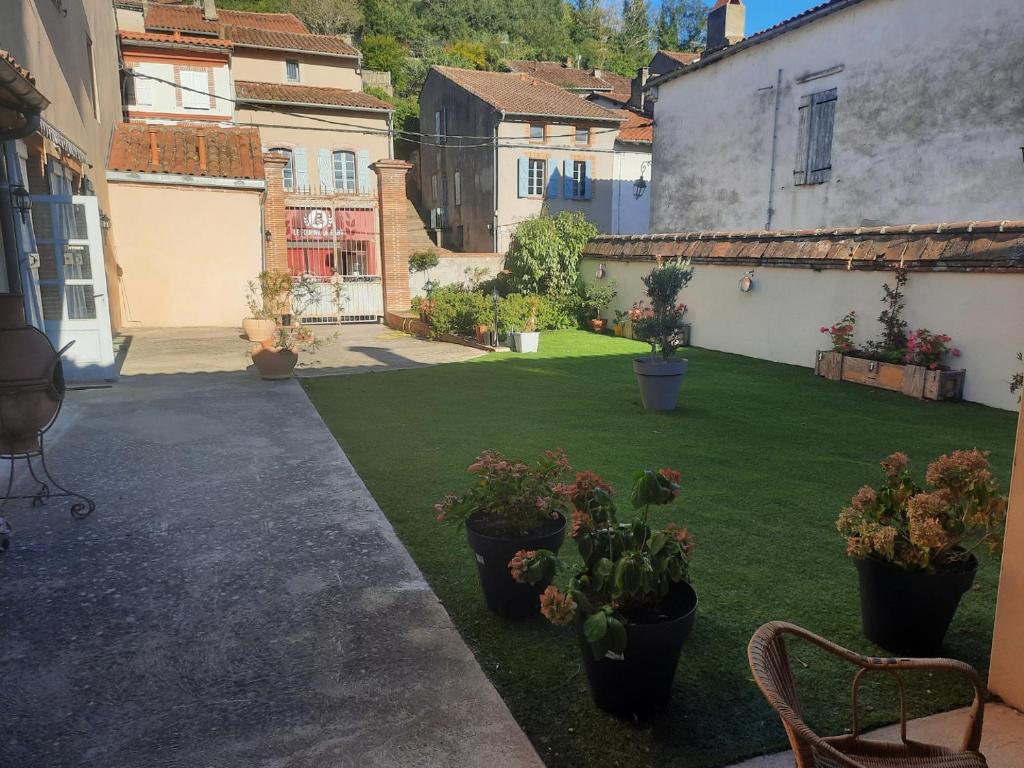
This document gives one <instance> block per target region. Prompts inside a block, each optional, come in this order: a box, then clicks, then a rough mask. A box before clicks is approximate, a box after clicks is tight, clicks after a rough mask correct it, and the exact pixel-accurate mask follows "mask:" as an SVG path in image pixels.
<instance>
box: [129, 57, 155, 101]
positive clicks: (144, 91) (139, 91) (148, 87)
mask: <svg viewBox="0 0 1024 768" xmlns="http://www.w3.org/2000/svg"><path fill="white" fill-rule="evenodd" d="M137 69H138V67H137V66H135V67H132V68H131V69H130V70H129V71H128V76H129V87H130V88H131V106H133V107H150V106H152V105H153V81H152V80H150V79H149V78H148V77H143V76H142V75H140V74H136V70H137Z"/></svg>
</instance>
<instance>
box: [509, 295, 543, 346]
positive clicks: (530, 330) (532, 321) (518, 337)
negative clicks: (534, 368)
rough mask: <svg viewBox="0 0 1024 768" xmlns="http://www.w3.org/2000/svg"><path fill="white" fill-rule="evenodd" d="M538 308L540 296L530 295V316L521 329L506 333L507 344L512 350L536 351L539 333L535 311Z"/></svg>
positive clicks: (538, 343) (538, 344)
mask: <svg viewBox="0 0 1024 768" xmlns="http://www.w3.org/2000/svg"><path fill="white" fill-rule="evenodd" d="M539 309H540V297H539V296H531V297H530V316H529V317H528V318H527V320H526V322H525V323H524V324H523V330H522V331H512V332H511V333H509V335H508V341H509V346H510V347H511V348H512V351H513V352H536V351H537V350H538V349H540V333H539V332H538V331H537V312H538V311H539Z"/></svg>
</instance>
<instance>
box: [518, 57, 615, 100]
mask: <svg viewBox="0 0 1024 768" xmlns="http://www.w3.org/2000/svg"><path fill="white" fill-rule="evenodd" d="M505 64H506V65H507V66H508V68H509V69H511V70H512V71H513V72H521V73H523V74H525V75H530V76H532V77H535V78H537V79H538V80H544V81H546V82H549V83H551V84H553V85H557V86H558V87H559V88H567V89H569V90H574V91H619V92H626V91H629V78H628V77H623V76H622V75H617V74H615V73H614V72H605V71H603V70H593V69H577V68H576V67H567V66H566V65H565V64H562V63H560V62H557V61H528V60H525V59H511V60H509V61H506V62H505Z"/></svg>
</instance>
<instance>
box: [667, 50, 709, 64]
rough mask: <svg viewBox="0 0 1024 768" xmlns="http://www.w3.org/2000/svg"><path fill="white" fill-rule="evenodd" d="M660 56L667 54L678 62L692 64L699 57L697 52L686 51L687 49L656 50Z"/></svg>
mask: <svg viewBox="0 0 1024 768" xmlns="http://www.w3.org/2000/svg"><path fill="white" fill-rule="evenodd" d="M658 53H660V54H661V55H662V56H668V58H670V59H672V60H673V61H678V62H679V63H680V64H693V62H695V61H697V59H699V58H700V54H699V53H688V52H687V51H666V50H660V51H658Z"/></svg>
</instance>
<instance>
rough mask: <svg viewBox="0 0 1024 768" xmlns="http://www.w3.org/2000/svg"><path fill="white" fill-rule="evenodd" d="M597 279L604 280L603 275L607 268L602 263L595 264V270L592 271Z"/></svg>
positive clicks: (605, 273) (606, 272)
mask: <svg viewBox="0 0 1024 768" xmlns="http://www.w3.org/2000/svg"><path fill="white" fill-rule="evenodd" d="M594 274H595V275H596V276H597V279H598V280H604V276H605V275H607V274H608V270H607V269H605V266H604V263H603V262H602V263H601V264H598V265H597V272H595V273H594Z"/></svg>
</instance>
